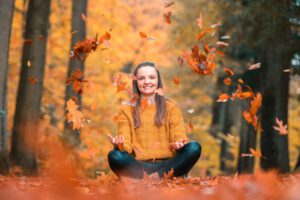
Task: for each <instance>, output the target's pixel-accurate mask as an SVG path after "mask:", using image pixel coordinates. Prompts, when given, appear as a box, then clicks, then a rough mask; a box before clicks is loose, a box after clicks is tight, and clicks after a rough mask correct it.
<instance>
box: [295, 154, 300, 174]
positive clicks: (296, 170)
mask: <svg viewBox="0 0 300 200" xmlns="http://www.w3.org/2000/svg"><path fill="white" fill-rule="evenodd" d="M299 171H300V154H299V156H298V161H297V163H296V166H295V168H294V172H299Z"/></svg>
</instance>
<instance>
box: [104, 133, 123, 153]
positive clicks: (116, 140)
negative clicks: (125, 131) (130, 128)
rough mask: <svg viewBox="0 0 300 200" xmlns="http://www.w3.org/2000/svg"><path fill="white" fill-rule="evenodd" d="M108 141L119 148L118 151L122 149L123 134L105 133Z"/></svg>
mask: <svg viewBox="0 0 300 200" xmlns="http://www.w3.org/2000/svg"><path fill="white" fill-rule="evenodd" d="M107 136H108V138H109V140H110V142H111V143H112V144H113V145H114V146H117V147H118V148H119V150H120V151H124V140H125V138H124V136H123V135H117V136H115V137H114V136H112V135H111V134H107Z"/></svg>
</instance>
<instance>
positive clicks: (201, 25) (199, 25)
mask: <svg viewBox="0 0 300 200" xmlns="http://www.w3.org/2000/svg"><path fill="white" fill-rule="evenodd" d="M197 25H198V27H199V28H202V27H203V18H202V12H200V15H199V17H198V19H197Z"/></svg>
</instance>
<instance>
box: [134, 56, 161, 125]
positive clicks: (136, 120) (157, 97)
mask: <svg viewBox="0 0 300 200" xmlns="http://www.w3.org/2000/svg"><path fill="white" fill-rule="evenodd" d="M142 67H153V68H154V69H155V71H156V72H157V78H158V84H157V88H163V83H162V79H161V76H160V73H159V71H158V69H157V68H156V65H155V64H154V63H153V62H142V63H140V64H138V66H137V67H136V68H135V69H134V71H133V75H134V77H136V76H137V72H138V70H139V69H140V68H142ZM132 88H133V93H134V94H137V95H138V99H137V101H136V104H135V106H134V110H133V118H134V127H135V128H138V127H140V126H141V121H140V115H139V109H140V106H141V100H142V96H141V93H140V91H139V88H138V85H137V80H136V79H133V80H132ZM155 104H156V114H155V116H154V122H155V125H156V126H158V127H159V126H162V125H163V124H164V120H165V117H166V98H165V97H164V96H161V95H158V94H157V93H156V94H155Z"/></svg>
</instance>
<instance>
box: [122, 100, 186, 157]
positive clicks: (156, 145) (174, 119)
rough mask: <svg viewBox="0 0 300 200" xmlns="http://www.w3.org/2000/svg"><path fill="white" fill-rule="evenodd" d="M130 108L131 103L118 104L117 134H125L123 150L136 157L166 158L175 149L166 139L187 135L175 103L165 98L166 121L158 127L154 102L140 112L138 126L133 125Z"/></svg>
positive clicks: (177, 138) (182, 137)
mask: <svg viewBox="0 0 300 200" xmlns="http://www.w3.org/2000/svg"><path fill="white" fill-rule="evenodd" d="M132 111H133V107H132V106H129V105H123V106H121V108H120V110H119V113H118V123H117V127H118V134H119V135H123V136H124V137H125V142H124V148H125V150H126V151H127V152H128V153H130V154H133V155H134V156H135V158H136V159H137V160H151V159H152V160H155V159H163V158H170V157H172V156H174V153H175V152H174V151H172V150H171V149H170V148H169V143H171V142H175V141H177V140H179V139H187V135H186V132H185V127H184V122H183V117H182V114H181V111H180V109H179V108H178V106H177V105H176V104H175V103H173V102H171V101H169V100H167V101H166V123H165V124H164V125H162V126H161V127H157V126H156V125H155V122H154V116H155V113H156V106H155V105H147V106H146V107H145V108H144V109H143V110H142V111H141V112H140V120H141V126H140V127H139V128H134V120H133V114H132Z"/></svg>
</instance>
